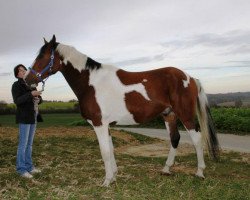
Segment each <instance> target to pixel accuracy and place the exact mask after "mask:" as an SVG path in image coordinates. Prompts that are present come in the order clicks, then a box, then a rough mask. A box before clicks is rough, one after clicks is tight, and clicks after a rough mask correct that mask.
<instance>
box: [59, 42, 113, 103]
mask: <svg viewBox="0 0 250 200" xmlns="http://www.w3.org/2000/svg"><path fill="white" fill-rule="evenodd" d="M57 51H58V53H59V54H60V56H61V57H62V62H63V63H64V64H63V68H62V70H61V72H62V74H63V76H64V77H65V79H66V80H67V82H68V84H69V85H70V87H71V88H72V90H73V91H74V93H75V94H76V96H77V98H78V100H80V99H81V98H82V96H83V95H86V93H87V91H88V89H89V87H90V85H89V84H90V83H89V81H90V79H91V80H94V81H95V79H100V78H102V77H104V76H107V75H109V74H113V73H115V72H116V71H117V70H118V69H117V68H116V67H114V66H111V65H101V64H100V63H98V62H96V61H94V60H92V59H90V58H89V59H88V57H87V56H86V55H85V54H82V53H81V52H79V51H77V50H76V49H75V48H74V47H71V46H67V45H63V44H59V45H58V47H57Z"/></svg>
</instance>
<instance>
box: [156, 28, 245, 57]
mask: <svg viewBox="0 0 250 200" xmlns="http://www.w3.org/2000/svg"><path fill="white" fill-rule="evenodd" d="M161 45H162V46H164V47H171V48H190V47H195V46H206V47H216V48H220V47H228V46H233V47H234V48H233V49H232V50H231V51H229V52H227V53H228V54H232V53H235V52H237V51H239V53H241V52H244V53H245V52H247V51H248V53H249V49H250V31H249V30H247V31H246V30H245V31H242V30H235V31H229V32H226V33H223V34H215V33H205V34H199V35H193V36H190V37H184V38H180V39H173V40H171V41H167V42H163V43H161Z"/></svg>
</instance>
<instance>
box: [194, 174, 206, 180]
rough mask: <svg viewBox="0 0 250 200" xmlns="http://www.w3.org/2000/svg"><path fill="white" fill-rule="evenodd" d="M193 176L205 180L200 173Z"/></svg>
mask: <svg viewBox="0 0 250 200" xmlns="http://www.w3.org/2000/svg"><path fill="white" fill-rule="evenodd" d="M195 176H196V177H198V178H201V179H205V176H204V175H203V174H202V173H196V174H195Z"/></svg>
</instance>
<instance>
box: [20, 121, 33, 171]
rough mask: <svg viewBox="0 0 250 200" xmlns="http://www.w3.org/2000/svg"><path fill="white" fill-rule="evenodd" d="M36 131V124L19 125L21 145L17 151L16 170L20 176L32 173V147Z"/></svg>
mask: <svg viewBox="0 0 250 200" xmlns="http://www.w3.org/2000/svg"><path fill="white" fill-rule="evenodd" d="M35 131H36V123H35V124H19V143H18V149H17V159H16V170H17V172H18V173H19V174H21V175H22V174H24V173H25V172H30V171H31V170H32V169H33V168H34V166H33V163H32V145H33V139H34V135H35Z"/></svg>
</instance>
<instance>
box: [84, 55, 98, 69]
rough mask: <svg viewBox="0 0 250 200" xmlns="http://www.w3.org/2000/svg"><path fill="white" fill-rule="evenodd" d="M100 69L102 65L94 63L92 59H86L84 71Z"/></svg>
mask: <svg viewBox="0 0 250 200" xmlns="http://www.w3.org/2000/svg"><path fill="white" fill-rule="evenodd" d="M101 67H102V64H101V63H99V62H96V61H95V60H93V59H92V58H90V57H88V58H87V62H86V69H89V70H95V69H96V70H98V69H100V68H101Z"/></svg>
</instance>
